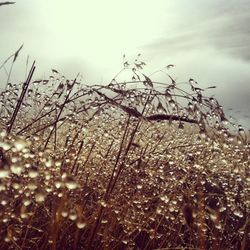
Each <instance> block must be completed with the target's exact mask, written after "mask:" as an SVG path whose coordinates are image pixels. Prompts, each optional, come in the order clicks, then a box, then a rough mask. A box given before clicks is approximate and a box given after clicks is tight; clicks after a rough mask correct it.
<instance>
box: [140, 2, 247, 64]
mask: <svg viewBox="0 0 250 250" xmlns="http://www.w3.org/2000/svg"><path fill="white" fill-rule="evenodd" d="M177 2H178V1H177ZM205 2H206V1H202V4H203V5H198V6H199V8H198V9H199V12H197V11H196V10H197V8H195V6H196V4H197V1H194V4H192V5H190V6H186V5H185V3H186V2H185V1H184V7H187V8H184V9H185V11H182V12H180V13H179V12H178V11H177V12H175V13H176V18H177V19H178V20H179V24H178V25H177V26H176V27H175V29H173V30H167V31H166V34H163V35H162V38H161V39H159V40H156V41H154V42H153V43H151V44H147V45H145V46H144V48H145V49H149V50H158V51H167V52H169V53H176V51H179V52H180V51H183V50H187V49H195V48H197V47H199V48H200V49H202V48H204V47H207V46H209V47H215V48H216V49H219V50H220V52H223V53H226V54H228V55H231V56H234V57H239V58H242V59H244V60H250V25H249V23H250V15H249V13H250V1H237V2H236V1H233V2H232V1H216V2H215V1H213V2H212V4H211V3H210V4H209V5H208V4H207V5H206V4H204V3H205ZM177 7H178V5H176V6H175V5H174V6H173V11H175V10H176V9H177ZM175 8H176V9H175Z"/></svg>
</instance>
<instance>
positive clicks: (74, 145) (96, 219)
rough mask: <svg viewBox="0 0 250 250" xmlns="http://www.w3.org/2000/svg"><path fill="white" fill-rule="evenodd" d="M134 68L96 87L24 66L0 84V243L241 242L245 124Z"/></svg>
mask: <svg viewBox="0 0 250 250" xmlns="http://www.w3.org/2000/svg"><path fill="white" fill-rule="evenodd" d="M144 65H145V63H143V62H141V61H139V59H138V58H137V60H136V61H135V63H134V64H131V65H129V63H128V62H127V61H125V58H124V69H123V71H122V72H121V73H120V74H119V75H117V76H116V77H115V78H114V79H113V80H112V81H111V82H110V83H109V84H106V85H102V86H101V85H94V86H87V85H84V84H83V83H81V82H80V79H79V77H77V78H76V79H75V80H67V79H65V77H63V76H62V75H61V74H60V73H59V72H57V71H56V70H53V75H52V76H51V77H50V79H49V80H44V79H43V80H36V81H32V80H31V77H32V74H33V72H34V65H33V66H32V68H31V70H30V74H29V76H28V78H27V81H26V82H25V83H24V84H23V85H17V84H10V83H9V84H8V85H7V87H6V90H3V91H2V92H1V97H0V98H1V99H0V101H1V121H0V129H1V131H2V132H1V134H0V193H1V196H0V197H1V198H0V201H1V204H0V218H1V220H0V240H1V245H0V249H60V250H61V249H247V246H249V245H250V240H249V238H250V237H249V236H250V225H249V208H250V197H249V191H250V172H249V167H250V164H249V141H248V139H247V136H246V132H245V131H244V129H243V128H242V127H241V126H238V125H235V124H232V123H231V121H230V120H228V119H227V118H226V115H225V114H224V112H223V109H222V107H221V106H220V105H219V103H218V101H217V100H216V99H214V98H209V97H206V96H205V94H204V93H205V91H203V90H201V89H199V88H198V86H199V85H198V84H197V83H196V82H195V81H194V80H193V79H190V80H189V81H188V82H187V83H186V86H187V89H190V90H189V91H188V90H184V89H181V88H179V84H178V83H177V82H175V81H174V79H173V78H172V77H170V76H167V77H168V79H169V81H170V82H168V81H167V82H165V83H164V82H163V83H160V82H155V81H153V80H152V79H151V78H149V77H148V76H145V75H144V74H143V73H142V72H143V66H144ZM166 70H168V68H167V69H166ZM124 71H126V72H127V71H129V72H130V71H131V78H132V80H130V79H129V80H127V81H125V82H124V81H118V78H119V77H120V75H121V74H122V73H123V72H124ZM135 84H136V85H137V86H136V87H133V86H134V85H135ZM181 86H182V85H181Z"/></svg>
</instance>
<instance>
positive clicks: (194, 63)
mask: <svg viewBox="0 0 250 250" xmlns="http://www.w3.org/2000/svg"><path fill="white" fill-rule="evenodd" d="M1 2H4V0H0V3H1ZM249 23H250V0H192V1H191V0H174V1H173V0H157V1H156V0H123V1H122V0H105V1H103V0H16V4H15V5H8V6H2V7H0V31H1V32H0V64H1V62H3V61H4V59H6V58H7V57H8V56H9V55H10V54H11V53H13V52H14V51H15V50H16V49H17V48H18V47H20V45H21V44H22V43H24V49H23V50H22V52H21V54H20V57H19V59H18V62H17V64H16V66H15V68H14V73H13V76H12V80H22V78H24V74H25V61H26V58H27V55H29V57H30V59H31V60H33V59H35V60H36V61H37V71H36V76H35V77H37V78H39V77H43V76H48V75H49V74H50V69H51V68H56V69H57V70H59V71H61V72H63V73H64V74H65V75H66V76H68V77H72V78H73V77H74V76H75V75H76V74H77V73H78V72H81V73H83V76H84V79H85V81H86V82H98V83H100V82H105V81H108V80H110V79H112V77H113V75H114V74H115V73H117V71H119V69H121V66H122V55H123V54H124V53H125V54H126V55H127V57H128V58H131V59H133V58H134V56H136V55H137V54H138V53H141V54H142V59H144V60H145V61H146V63H147V67H146V69H145V70H146V72H148V73H150V72H153V71H155V70H157V69H160V68H162V67H164V66H166V65H167V64H170V63H173V64H175V65H176V67H175V68H174V69H172V71H171V75H173V76H174V77H176V78H177V80H178V81H187V80H188V79H189V78H191V77H192V78H194V79H195V80H197V81H198V82H199V83H200V85H201V86H204V87H205V86H210V85H217V86H218V88H217V89H216V90H215V91H214V90H213V92H211V94H215V95H216V97H217V98H218V99H219V100H220V102H221V103H222V104H223V106H224V107H225V108H226V109H227V108H233V110H234V111H233V113H232V114H233V115H234V116H236V117H238V118H239V119H240V122H242V123H243V124H245V125H246V126H248V127H250V118H249V116H250V111H249V110H250V108H249V107H250V25H249ZM5 78H6V77H5V73H4V72H3V71H1V72H0V79H1V83H0V87H1V86H3V85H4V84H5V83H4V84H3V82H4V79H5ZM238 111H240V112H238ZM230 112H231V111H230Z"/></svg>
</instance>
